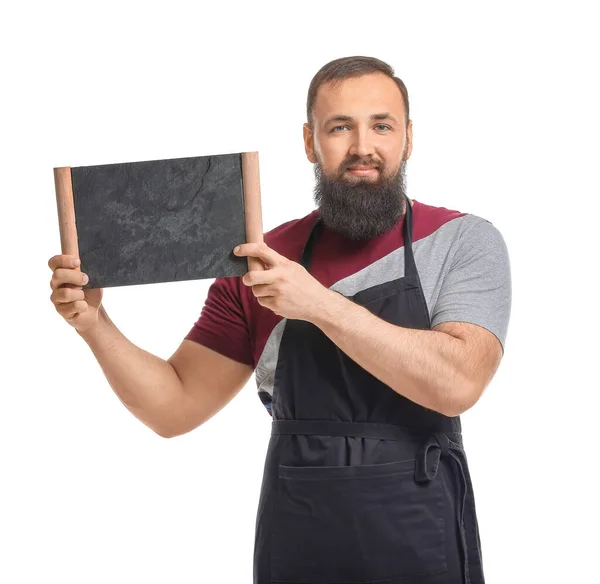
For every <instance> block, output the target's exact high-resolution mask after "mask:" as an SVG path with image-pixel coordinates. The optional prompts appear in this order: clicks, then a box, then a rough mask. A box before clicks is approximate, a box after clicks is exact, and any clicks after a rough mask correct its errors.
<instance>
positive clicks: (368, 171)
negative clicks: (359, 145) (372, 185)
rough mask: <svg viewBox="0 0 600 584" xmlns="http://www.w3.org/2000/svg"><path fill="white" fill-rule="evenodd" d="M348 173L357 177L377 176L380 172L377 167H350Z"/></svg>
mask: <svg viewBox="0 0 600 584" xmlns="http://www.w3.org/2000/svg"><path fill="white" fill-rule="evenodd" d="M348 172H349V173H351V174H353V175H355V176H370V175H372V174H377V173H378V172H379V170H378V169H377V167H376V166H350V167H349V168H348Z"/></svg>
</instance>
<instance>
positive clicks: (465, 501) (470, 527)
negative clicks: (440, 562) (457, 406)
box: [415, 432, 484, 584]
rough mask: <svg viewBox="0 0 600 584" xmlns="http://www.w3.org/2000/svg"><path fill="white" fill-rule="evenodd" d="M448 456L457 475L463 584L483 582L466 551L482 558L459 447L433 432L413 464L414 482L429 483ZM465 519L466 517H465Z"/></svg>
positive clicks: (464, 461) (480, 574) (468, 480)
mask: <svg viewBox="0 0 600 584" xmlns="http://www.w3.org/2000/svg"><path fill="white" fill-rule="evenodd" d="M442 456H444V457H448V458H450V459H451V460H452V461H453V465H452V466H453V469H454V471H455V475H458V478H459V483H460V487H461V495H460V499H459V506H458V510H457V517H456V520H457V522H458V526H459V530H460V539H461V547H462V552H463V559H464V568H463V569H464V578H465V584H471V583H472V582H483V581H484V580H483V572H482V570H481V568H480V567H477V574H471V572H470V569H469V558H468V552H467V550H469V549H473V550H477V551H478V553H479V555H480V556H481V542H480V538H479V533H478V531H477V529H476V527H475V526H476V518H475V499H474V496H473V489H472V487H471V477H470V475H469V469H468V465H467V461H466V457H465V453H464V451H463V449H462V448H461V446H460V445H458V444H456V443H454V442H453V441H452V440H450V438H448V436H447V435H446V434H444V433H443V432H435V433H434V434H432V435H430V436H429V438H428V439H427V440H426V441H425V442H424V443H423V444H422V445H421V447H420V448H419V452H418V453H417V459H416V464H415V480H416V481H417V482H421V483H423V482H429V481H432V480H433V479H434V478H435V476H436V474H437V471H438V468H439V464H440V458H441V457H442ZM465 516H466V517H465Z"/></svg>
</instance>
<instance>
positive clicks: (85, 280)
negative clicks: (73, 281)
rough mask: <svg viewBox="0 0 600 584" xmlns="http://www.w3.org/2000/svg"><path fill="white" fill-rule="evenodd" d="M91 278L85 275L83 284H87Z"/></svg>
mask: <svg viewBox="0 0 600 584" xmlns="http://www.w3.org/2000/svg"><path fill="white" fill-rule="evenodd" d="M88 280H89V278H88V277H87V274H84V275H83V283H84V284H87V283H88Z"/></svg>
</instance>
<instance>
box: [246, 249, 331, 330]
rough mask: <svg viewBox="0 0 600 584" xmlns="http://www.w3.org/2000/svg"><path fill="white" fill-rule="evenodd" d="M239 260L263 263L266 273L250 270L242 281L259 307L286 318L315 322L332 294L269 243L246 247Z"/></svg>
mask: <svg viewBox="0 0 600 584" xmlns="http://www.w3.org/2000/svg"><path fill="white" fill-rule="evenodd" d="M238 247H239V250H238V251H235V250H234V254H235V255H237V256H251V257H255V258H258V259H260V260H261V262H262V263H263V264H264V265H265V267H266V269H265V270H250V271H249V272H247V273H246V274H245V275H244V276H243V277H242V282H243V283H244V284H245V285H246V286H251V287H252V293H253V294H254V296H256V299H257V301H258V303H259V304H260V305H261V306H264V307H266V308H268V309H270V310H272V311H273V312H274V313H275V314H278V315H279V316H282V317H283V318H292V319H298V320H306V321H309V322H310V321H311V319H312V318H313V316H315V314H316V313H317V312H318V310H319V309H320V307H321V306H322V305H323V303H324V302H326V301H327V298H328V297H329V295H330V294H331V290H329V289H328V288H325V286H323V285H322V284H321V283H320V282H318V281H317V280H316V279H315V278H313V277H312V276H311V275H310V273H309V272H308V271H307V270H306V269H305V268H304V266H301V265H300V264H299V263H297V262H294V261H292V260H289V259H288V258H286V257H284V256H282V255H280V254H278V253H277V252H276V251H275V250H274V249H271V248H270V247H269V246H268V245H267V244H266V243H264V242H263V243H244V244H242V245H240V246H238ZM236 249H237V248H236Z"/></svg>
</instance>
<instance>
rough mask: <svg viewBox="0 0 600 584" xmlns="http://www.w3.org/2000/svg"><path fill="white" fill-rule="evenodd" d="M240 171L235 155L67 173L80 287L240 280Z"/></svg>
mask: <svg viewBox="0 0 600 584" xmlns="http://www.w3.org/2000/svg"><path fill="white" fill-rule="evenodd" d="M55 170H56V169H55ZM242 170H243V169H242V154H241V153H236V154H219V155H212V156H198V157H191V158H175V159H166V160H152V161H145V162H130V163H121V164H105V165H96V166H80V167H72V168H71V169H70V171H71V185H72V192H73V194H72V201H73V202H72V206H73V211H74V215H75V227H76V234H77V246H78V252H79V257H80V258H81V267H80V269H81V271H83V272H85V273H86V274H87V275H88V276H89V278H90V280H89V282H88V284H87V285H86V286H84V288H106V287H113V286H128V285H139V284H152V283H159V282H176V281H182V280H195V279H204V278H218V277H229V276H241V275H243V274H245V273H246V272H247V271H248V260H247V258H245V257H237V256H235V255H233V248H234V247H235V246H236V245H238V244H240V243H244V242H246V241H247V239H246V235H247V233H246V218H245V210H244V185H243V174H242ZM57 197H58V187H57ZM60 213H61V210H60V204H59V215H60ZM61 225H62V224H61ZM261 230H262V226H261ZM62 235H63V234H62V232H61V241H62ZM63 248H64V244H63ZM62 253H69V252H67V251H64V250H63V252H62ZM71 253H72V252H71Z"/></svg>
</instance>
